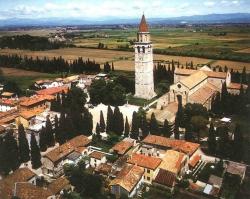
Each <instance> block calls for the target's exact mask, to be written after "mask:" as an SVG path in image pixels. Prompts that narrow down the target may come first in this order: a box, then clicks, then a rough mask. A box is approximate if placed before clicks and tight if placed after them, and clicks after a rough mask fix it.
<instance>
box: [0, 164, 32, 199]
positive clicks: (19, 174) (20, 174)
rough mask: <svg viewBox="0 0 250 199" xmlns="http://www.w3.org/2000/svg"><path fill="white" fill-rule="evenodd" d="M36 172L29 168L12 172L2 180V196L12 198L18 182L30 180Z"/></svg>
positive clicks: (6, 198) (0, 189)
mask: <svg viewBox="0 0 250 199" xmlns="http://www.w3.org/2000/svg"><path fill="white" fill-rule="evenodd" d="M35 175H36V174H35V173H34V172H32V171H31V170H30V169H28V168H19V169H17V170H16V171H14V172H13V173H12V174H10V175H9V176H7V177H6V178H4V179H3V180H0V198H1V199H2V198H3V199H10V198H11V196H12V195H13V189H14V186H15V183H16V182H28V181H29V180H30V179H31V178H33V177H34V176H35Z"/></svg>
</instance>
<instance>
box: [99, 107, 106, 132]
mask: <svg viewBox="0 0 250 199" xmlns="http://www.w3.org/2000/svg"><path fill="white" fill-rule="evenodd" d="M105 129H106V124H105V120H104V117H103V112H102V111H101V112H100V132H104V131H105Z"/></svg>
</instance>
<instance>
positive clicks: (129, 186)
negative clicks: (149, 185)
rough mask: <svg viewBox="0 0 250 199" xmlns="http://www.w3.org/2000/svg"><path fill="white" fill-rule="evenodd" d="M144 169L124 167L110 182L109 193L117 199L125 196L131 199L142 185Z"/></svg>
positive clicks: (132, 166) (131, 166)
mask: <svg viewBox="0 0 250 199" xmlns="http://www.w3.org/2000/svg"><path fill="white" fill-rule="evenodd" d="M143 174H144V169H143V168H141V167H139V166H136V165H129V166H128V165H127V166H125V167H124V168H123V169H122V170H121V171H120V172H119V173H118V175H117V177H116V178H115V179H114V180H112V181H111V183H110V187H111V193H113V194H115V195H116V197H117V198H119V197H121V196H122V195H125V196H127V197H133V196H134V195H135V194H136V192H137V190H138V189H139V188H140V186H141V184H142V183H143Z"/></svg>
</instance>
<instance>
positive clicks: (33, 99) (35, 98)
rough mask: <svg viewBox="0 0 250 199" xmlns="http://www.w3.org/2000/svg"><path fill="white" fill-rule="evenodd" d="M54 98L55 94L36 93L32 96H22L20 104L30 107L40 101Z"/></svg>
mask: <svg viewBox="0 0 250 199" xmlns="http://www.w3.org/2000/svg"><path fill="white" fill-rule="evenodd" d="M52 99H54V96H51V95H34V96H32V97H22V98H20V105H21V106H25V107H28V106H32V105H36V104H39V103H43V102H45V101H50V100H52Z"/></svg>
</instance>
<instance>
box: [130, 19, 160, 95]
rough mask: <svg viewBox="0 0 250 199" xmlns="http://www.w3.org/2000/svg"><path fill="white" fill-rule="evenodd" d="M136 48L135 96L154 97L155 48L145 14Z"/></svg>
mask: <svg viewBox="0 0 250 199" xmlns="http://www.w3.org/2000/svg"><path fill="white" fill-rule="evenodd" d="M134 48H135V97H138V98H143V99H152V98H153V97H155V96H156V94H155V92H154V64H153V48H152V42H151V41H150V33H149V30H148V24H147V22H146V19H145V16H144V14H143V16H142V19H141V23H140V25H139V32H138V33H137V41H136V42H135V45H134Z"/></svg>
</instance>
